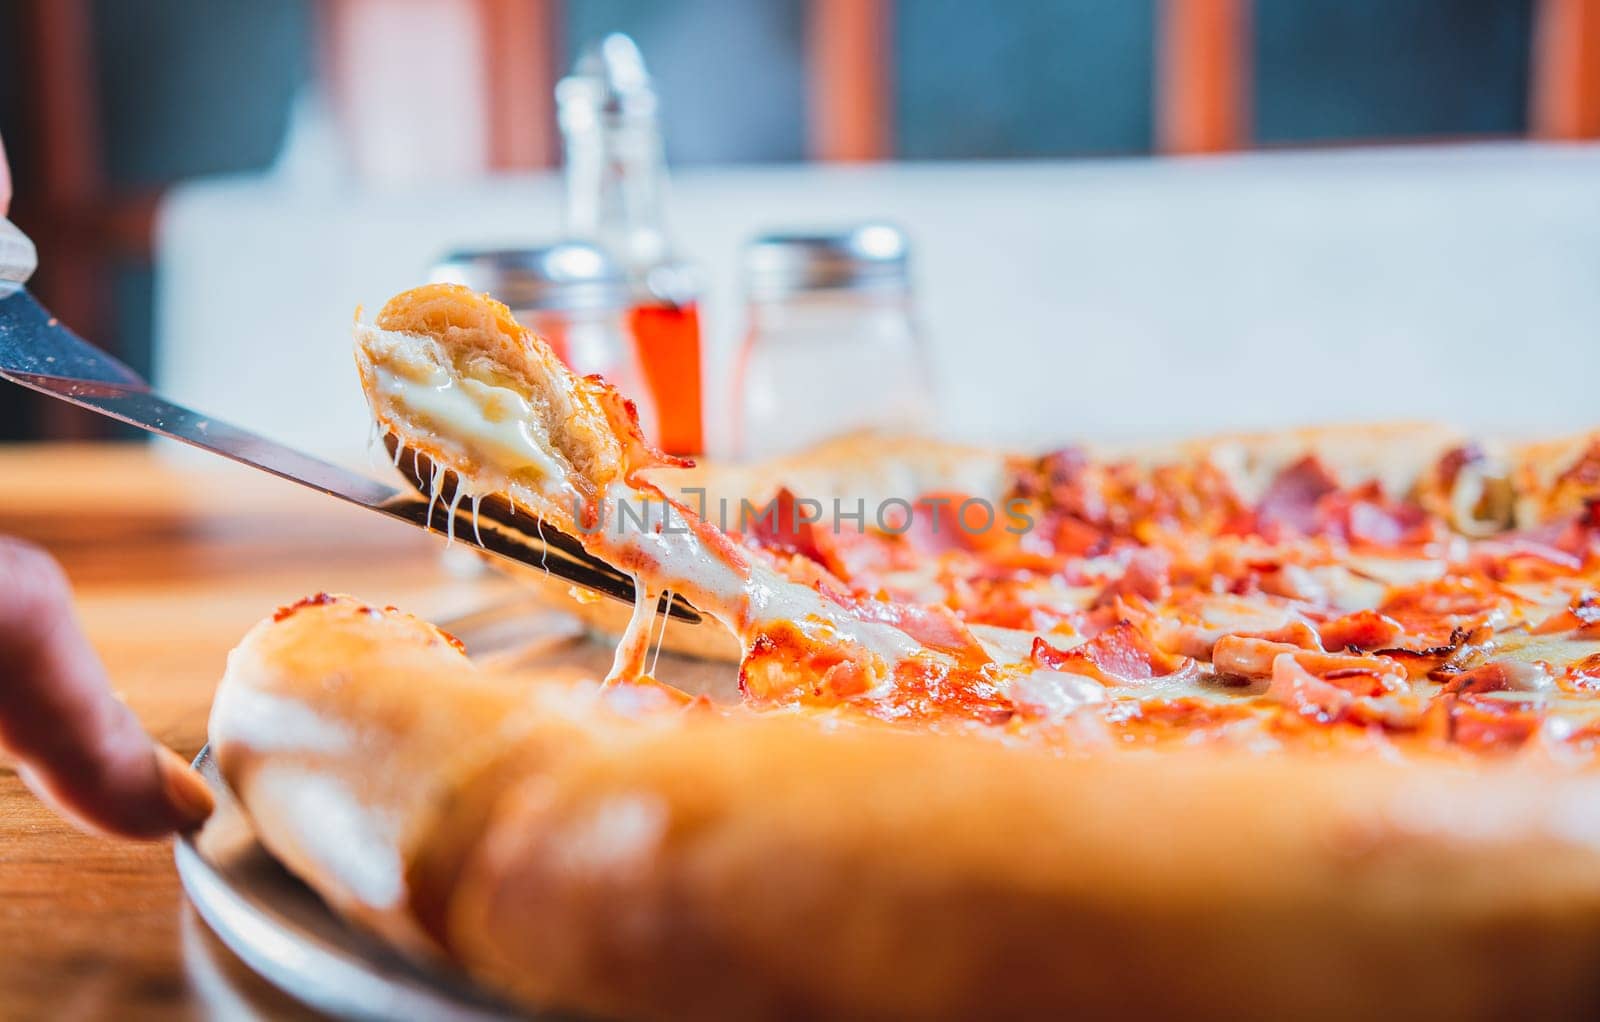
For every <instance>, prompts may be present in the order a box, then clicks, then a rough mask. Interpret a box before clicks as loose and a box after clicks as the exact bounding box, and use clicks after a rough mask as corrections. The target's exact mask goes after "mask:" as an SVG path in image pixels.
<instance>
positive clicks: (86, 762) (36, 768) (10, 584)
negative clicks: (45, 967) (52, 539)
mask: <svg viewBox="0 0 1600 1022" xmlns="http://www.w3.org/2000/svg"><path fill="white" fill-rule="evenodd" d="M0 750H3V751H4V752H6V753H8V754H9V755H11V756H12V757H13V758H14V759H15V761H16V764H17V774H18V776H20V777H21V778H22V780H23V781H24V783H26V784H27V785H28V787H29V788H31V789H32V790H33V792H34V794H36V795H38V796H39V797H40V798H42V799H44V800H45V801H46V802H48V803H50V804H51V805H52V806H54V807H55V808H56V809H57V810H58V811H59V812H61V814H62V815H63V816H65V817H67V819H69V820H71V821H72V822H73V823H75V824H77V825H78V826H79V827H81V828H83V829H86V830H89V831H93V832H98V833H104V834H113V835H117V836H121V837H134V838H154V837H161V836H162V835H165V834H170V833H172V832H174V831H181V830H189V829H192V828H194V827H196V826H198V825H199V824H200V823H201V822H202V821H203V820H205V818H206V817H207V816H208V815H210V813H211V809H212V797H211V792H210V789H209V788H207V787H206V784H205V781H204V780H202V779H201V777H200V775H199V774H197V773H196V772H195V771H194V770H193V769H192V768H191V767H190V766H189V764H188V763H186V762H184V760H183V759H182V757H180V756H179V755H178V754H177V753H175V752H173V751H172V750H171V749H168V748H167V747H165V746H163V745H159V744H157V743H156V742H154V741H153V740H152V739H151V738H150V736H149V735H148V734H146V733H145V731H144V728H143V727H141V726H140V724H139V721H138V719H137V718H136V717H135V716H134V715H133V711H132V710H130V709H128V707H127V706H126V705H125V704H124V703H123V702H122V701H121V700H120V699H118V698H117V697H116V696H115V695H114V694H113V693H112V691H111V688H110V686H109V684H108V683H107V680H106V676H105V669H104V668H103V667H102V666H101V664H100V659H99V657H97V656H96V655H95V652H94V650H93V649H92V648H91V647H90V645H89V642H88V640H87V639H86V638H85V637H84V634H83V632H82V630H81V629H80V628H79V626H78V622H77V617H76V615H75V614H74V612H73V608H72V591H71V588H70V587H69V586H68V584H67V579H66V576H65V575H64V574H63V573H62V571H61V568H60V566H59V565H57V564H56V562H55V560H54V559H53V558H52V557H51V556H50V555H49V554H47V553H45V552H44V551H43V550H41V549H39V548H38V547H36V546H33V545H32V544H29V543H25V542H23V541H21V540H17V539H12V538H9V537H5V536H0Z"/></svg>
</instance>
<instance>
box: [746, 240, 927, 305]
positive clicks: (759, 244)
mask: <svg viewBox="0 0 1600 1022" xmlns="http://www.w3.org/2000/svg"><path fill="white" fill-rule="evenodd" d="M909 252H910V243H909V242H908V241H907V240H906V236H905V233H904V232H902V231H901V230H900V229H899V228H898V227H895V226H893V225H892V224H886V223H866V224H859V225H857V226H855V227H851V228H848V229H845V230H840V231H813V232H791V231H779V232H773V233H769V234H763V235H760V236H758V237H756V238H753V239H751V240H750V241H749V242H748V243H747V244H746V245H745V248H744V260H743V262H744V284H745V291H746V293H747V294H748V295H749V297H751V298H778V297H782V296H784V295H789V294H796V293H799V292H805V291H869V290H872V291H875V290H903V289H905V288H906V287H907V285H908V283H909V276H908V273H907V263H908V258H909Z"/></svg>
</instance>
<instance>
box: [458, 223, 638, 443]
mask: <svg viewBox="0 0 1600 1022" xmlns="http://www.w3.org/2000/svg"><path fill="white" fill-rule="evenodd" d="M432 279H433V281H434V282H435V283H449V284H465V285H466V286H467V287H470V288H472V289H473V290H474V291H485V292H488V294H489V295H490V296H492V297H494V298H497V299H499V300H500V301H502V302H504V303H506V305H507V306H509V307H510V308H511V312H512V314H513V315H514V316H516V317H517V319H518V321H519V322H521V323H523V324H524V325H525V326H528V327H531V328H533V330H534V331H535V332H536V333H538V334H539V336H541V337H543V338H544V339H545V341H546V343H548V344H549V345H550V347H551V348H552V349H553V350H554V351H555V353H556V354H557V355H558V356H559V357H560V358H561V360H562V361H563V362H565V363H566V364H567V365H568V366H569V367H571V369H572V370H573V371H574V372H576V373H578V374H579V375H581V376H587V375H589V374H591V373H599V374H600V375H601V376H604V377H605V378H606V382H608V383H610V384H611V385H612V386H614V387H616V388H617V390H619V391H621V392H622V394H623V396H624V397H628V398H631V399H632V400H633V402H634V404H636V405H637V406H638V408H639V424H640V425H641V426H642V427H643V428H644V431H645V433H646V435H651V436H653V435H654V431H655V429H656V411H655V403H654V402H653V401H652V400H651V396H650V390H649V388H648V387H646V385H645V375H644V372H643V370H642V368H641V367H640V364H639V355H638V348H637V346H636V345H635V344H634V343H633V337H632V334H631V333H630V332H629V329H628V317H629V315H630V308H631V298H630V292H629V287H628V277H627V274H626V273H625V272H624V271H623V269H622V267H621V266H619V265H618V264H617V263H616V261H615V260H613V259H612V258H611V257H610V256H609V255H607V254H606V252H605V251H604V250H603V249H601V248H599V247H598V246H596V245H592V244H589V243H588V242H581V241H564V242H560V243H559V244H555V245H546V246H543V247H540V248H522V249H492V250H475V251H461V252H455V253H452V254H451V255H449V256H447V257H445V258H444V259H443V260H441V261H440V262H439V263H437V264H436V265H435V266H434V268H433V273H432Z"/></svg>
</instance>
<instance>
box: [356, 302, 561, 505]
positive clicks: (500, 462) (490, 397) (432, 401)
mask: <svg viewBox="0 0 1600 1022" xmlns="http://www.w3.org/2000/svg"><path fill="white" fill-rule="evenodd" d="M370 333H372V334H375V335H386V336H382V341H384V342H387V343H381V344H379V345H372V344H369V345H368V351H369V352H372V353H373V355H374V357H373V363H372V368H373V373H374V375H375V376H376V377H377V388H376V389H377V395H378V396H380V397H381V398H382V399H383V400H385V401H387V402H388V403H389V404H390V405H391V406H392V407H393V408H394V410H395V411H396V412H398V413H399V415H400V416H401V417H404V418H405V419H407V420H410V421H420V422H423V423H426V424H428V425H429V426H430V427H431V428H432V430H433V431H434V433H435V434H437V435H438V436H439V437H442V438H445V439H448V440H452V441H454V442H455V443H457V444H458V445H460V446H462V447H464V448H466V449H467V450H468V451H469V452H470V453H471V454H472V455H473V456H474V457H476V458H479V459H481V460H483V461H485V462H488V463H490V464H493V465H494V466H495V467H496V468H497V469H499V470H500V471H502V472H504V473H505V474H506V475H507V476H515V475H520V474H524V473H526V472H527V471H528V470H530V469H531V470H533V471H534V472H535V473H536V474H537V475H538V476H539V477H540V478H541V479H545V480H556V479H560V478H562V468H561V464H560V462H559V460H558V459H556V458H555V457H554V456H553V455H552V454H551V453H550V450H551V444H550V438H549V437H548V436H547V435H546V434H545V430H544V427H543V425H542V424H541V422H540V420H539V417H538V415H537V414H536V412H535V411H534V408H533V405H532V404H530V403H529V402H528V399H527V398H525V397H523V396H522V395H521V394H519V393H517V392H516V391H514V390H512V389H511V388H509V387H503V386H498V385H495V384H491V383H486V382H484V381H482V380H475V379H472V378H471V377H469V376H464V375H461V374H458V373H454V372H451V371H450V370H449V369H447V368H445V367H444V366H443V365H440V364H438V363H437V362H433V361H430V360H428V359H426V358H425V357H423V356H422V355H421V353H420V352H418V351H416V350H414V349H416V348H418V347H420V345H418V344H416V343H415V342H416V341H417V340H418V339H416V338H411V337H408V336H407V335H405V334H394V333H389V332H388V331H380V330H370ZM407 342H410V343H407ZM380 352H381V354H382V357H381V359H380V358H379V357H378V355H379V353H380Z"/></svg>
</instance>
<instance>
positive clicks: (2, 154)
mask: <svg viewBox="0 0 1600 1022" xmlns="http://www.w3.org/2000/svg"><path fill="white" fill-rule="evenodd" d="M10 208H11V166H10V164H8V163H7V162H6V141H5V139H3V138H0V216H5V215H6V210H8V209H10Z"/></svg>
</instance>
